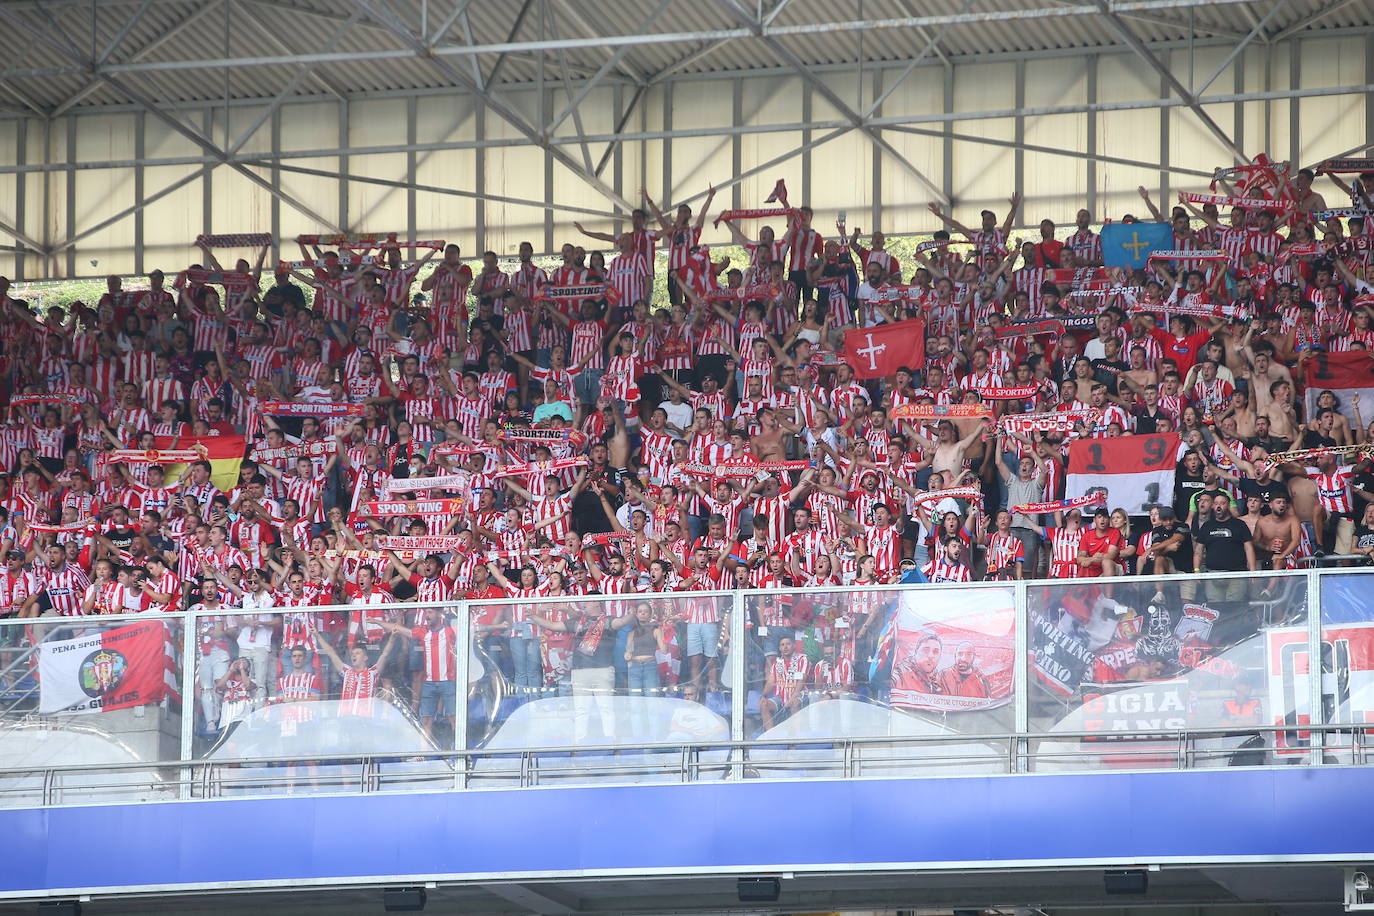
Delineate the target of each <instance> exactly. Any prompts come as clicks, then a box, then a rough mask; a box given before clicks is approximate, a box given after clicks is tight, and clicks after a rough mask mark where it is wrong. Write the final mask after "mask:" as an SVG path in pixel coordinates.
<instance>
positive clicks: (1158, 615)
mask: <svg viewBox="0 0 1374 916" xmlns="http://www.w3.org/2000/svg"><path fill="white" fill-rule="evenodd" d="M1027 603H1028V608H1027V613H1028V636H1029V648H1028V652H1029V659H1028V663H1029V666H1030V695H1029V708H1030V730H1031V731H1032V732H1063V733H1065V736H1064V737H1063V738H1062V739H1046V740H1039V741H1036V742H1033V745H1034V746H1033V747H1032V754H1033V761H1032V765H1033V769H1035V770H1037V771H1040V772H1044V771H1054V770H1065V769H1068V770H1081V769H1100V768H1113V767H1116V768H1126V769H1147V768H1158V767H1170V768H1172V767H1177V766H1188V767H1205V766H1256V765H1260V764H1268V763H1279V762H1283V761H1285V760H1290V759H1297V760H1301V759H1302V755H1303V754H1304V753H1305V752H1306V751H1305V749H1306V747H1307V745H1308V741H1309V738H1310V736H1309V734H1308V733H1307V732H1304V731H1299V730H1294V731H1278V732H1258V731H1257V732H1245V731H1243V729H1244V728H1245V727H1246V726H1284V725H1296V724H1300V723H1301V722H1303V721H1307V720H1306V719H1305V716H1306V712H1305V710H1306V707H1307V703H1306V701H1305V699H1304V698H1303V692H1302V690H1295V680H1294V677H1293V674H1294V671H1295V668H1294V666H1293V662H1294V660H1295V659H1294V655H1293V652H1294V650H1295V648H1296V647H1301V650H1302V652H1303V653H1304V654H1305V652H1306V645H1307V625H1306V624H1307V588H1306V579H1305V576H1304V575H1303V574H1301V573H1296V574H1278V573H1270V574H1248V575H1239V576H1236V575H1226V576H1223V575H1221V574H1213V575H1212V576H1210V577H1205V578H1204V577H1197V578H1193V577H1182V576H1176V577H1172V578H1159V579H1154V578H1142V579H1140V580H1137V581H1131V582H1116V583H1103V584H1098V583H1096V582H1095V581H1094V580H1092V579H1077V580H1073V581H1070V582H1059V583H1054V584H1041V583H1032V584H1031V585H1030V587H1029V589H1028V593H1027ZM1304 665H1305V662H1304ZM1208 730H1211V732H1212V733H1210V734H1197V735H1187V736H1185V733H1193V732H1204V733H1205V732H1208ZM1126 732H1134V733H1139V732H1146V733H1149V735H1150V736H1149V737H1139V736H1133V737H1124V736H1123V734H1122V733H1126ZM1185 737H1186V740H1185Z"/></svg>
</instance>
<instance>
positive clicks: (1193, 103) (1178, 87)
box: [1098, 0, 1250, 162]
mask: <svg viewBox="0 0 1374 916" xmlns="http://www.w3.org/2000/svg"><path fill="white" fill-rule="evenodd" d="M1098 5H1099V6H1100V7H1101V10H1102V19H1103V20H1104V21H1105V22H1106V23H1107V24H1108V25H1109V26H1110V27H1111V29H1112V31H1114V32H1116V34H1117V35H1118V36H1119V37H1120V38H1121V40H1122V41H1123V42H1125V44H1126V46H1127V47H1128V48H1130V49H1131V50H1132V51H1134V52H1135V54H1136V56H1137V57H1139V58H1140V59H1141V60H1143V61H1145V63H1146V64H1148V65H1149V66H1150V69H1152V70H1154V71H1155V72H1156V73H1158V74H1159V75H1160V77H1161V78H1162V79H1163V80H1164V82H1165V83H1166V84H1167V85H1168V86H1169V88H1171V89H1172V90H1173V91H1174V92H1176V93H1177V94H1178V97H1179V98H1180V99H1182V100H1183V103H1184V104H1185V105H1187V106H1188V108H1189V109H1190V110H1191V111H1192V112H1193V114H1195V115H1197V118H1198V120H1199V121H1201V122H1202V124H1203V126H1204V127H1206V128H1207V129H1208V130H1209V131H1211V132H1212V134H1213V135H1215V136H1216V138H1217V139H1218V140H1220V141H1221V142H1222V144H1223V145H1225V146H1226V148H1227V149H1229V150H1230V151H1231V152H1232V153H1234V154H1235V156H1236V159H1237V161H1239V162H1249V161H1250V157H1248V156H1246V155H1245V153H1244V152H1242V151H1241V148H1240V146H1239V144H1237V143H1236V141H1235V140H1234V139H1232V137H1231V135H1230V134H1229V133H1227V132H1226V131H1224V130H1222V129H1221V125H1220V124H1218V123H1217V122H1216V121H1215V120H1213V119H1212V116H1211V115H1209V114H1208V113H1207V112H1206V111H1204V110H1203V108H1202V103H1201V102H1199V101H1198V99H1197V97H1196V96H1195V95H1193V93H1191V92H1189V91H1188V87H1186V86H1184V85H1183V84H1182V83H1181V82H1179V80H1178V77H1176V76H1174V74H1173V71H1172V70H1170V69H1169V68H1168V67H1166V66H1164V64H1163V63H1161V62H1160V60H1159V58H1157V57H1155V56H1154V55H1153V54H1151V53H1150V49H1149V48H1147V47H1145V45H1144V43H1142V42H1141V40H1140V39H1139V38H1137V37H1136V35H1135V33H1134V32H1132V31H1131V29H1130V26H1128V25H1126V23H1124V22H1122V21H1121V17H1120V16H1118V15H1117V14H1116V13H1114V12H1112V10H1111V5H1110V4H1109V3H1107V2H1106V0H1098Z"/></svg>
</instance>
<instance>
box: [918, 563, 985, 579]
mask: <svg viewBox="0 0 1374 916" xmlns="http://www.w3.org/2000/svg"><path fill="white" fill-rule="evenodd" d="M921 572H922V573H924V574H925V577H926V578H927V579H929V580H930V581H931V582H972V581H973V574H972V573H971V572H969V568H968V567H967V566H965V565H964V564H963V563H960V562H958V561H957V560H956V561H954V562H953V563H951V562H950V561H949V559H948V558H947V557H936V558H935V559H933V560H931V561H930V562H929V563H927V564H926V565H925V566H923V567H921Z"/></svg>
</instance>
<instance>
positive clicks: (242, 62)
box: [0, 0, 1254, 83]
mask: <svg viewBox="0 0 1374 916" xmlns="http://www.w3.org/2000/svg"><path fill="white" fill-rule="evenodd" d="M1253 2H1254V0H1114V2H1108V0H1103V2H1101V3H1074V4H1070V5H1066V6H1054V7H1037V8H1031V9H1022V10H999V11H996V12H969V13H951V14H946V15H928V16H905V17H896V18H889V19H857V20H845V21H837V22H808V23H800V24H795V25H771V26H766V27H764V26H759V25H757V23H755V25H754V26H743V25H742V26H741V27H739V28H728V29H712V30H705V31H697V32H654V33H650V34H641V35H597V34H595V33H594V32H591V30H590V28H589V27H588V26H586V24H585V23H583V22H582V21H581V19H580V18H578V17H576V16H575V14H574V18H573V19H572V23H573V25H574V27H576V28H577V29H578V30H579V31H582V32H583V33H584V35H585V36H586V37H584V38H547V39H538V40H530V41H512V42H500V43H494V44H473V45H467V44H448V45H438V46H433V47H431V46H429V45H426V44H424V43H423V42H421V41H419V40H418V39H416V38H415V37H414V36H413V35H412V34H411V33H410V32H409V30H408V29H407V28H406V26H405V25H404V24H403V23H400V22H399V20H395V19H394V17H393V22H395V23H396V24H397V26H398V27H399V28H400V29H401V30H402V31H403V32H404V33H405V34H406V35H408V36H409V38H408V39H407V38H404V37H402V36H401V35H399V34H397V33H396V30H395V29H389V31H391V32H392V33H393V34H397V37H398V38H401V40H402V43H403V44H409V43H411V42H413V43H416V44H418V45H419V47H421V48H423V49H424V55H423V56H425V57H427V58H429V59H431V60H435V59H441V58H448V57H468V56H472V55H483V54H507V53H512V52H513V53H524V52H540V51H557V50H559V49H562V50H565V51H570V50H585V49H586V47H587V46H588V44H591V45H594V46H598V47H604V48H619V47H621V46H624V45H628V46H630V47H632V48H633V47H636V46H643V45H651V44H652V45H657V44H696V43H710V42H717V41H721V40H728V39H735V38H761V39H783V38H789V37H797V36H806V35H826V36H829V35H835V34H840V33H844V32H868V31H874V30H878V29H899V30H900V29H920V28H933V27H938V26H942V25H946V24H952V25H968V24H978V23H987V22H999V23H1006V22H1020V21H1028V20H1041V19H1063V18H1072V17H1075V16H1101V15H1104V14H1105V15H1108V16H1112V15H1117V14H1125V13H1132V12H1141V11H1149V10H1169V9H1192V8H1196V7H1205V8H1210V7H1215V6H1229V5H1236V4H1244V3H1253ZM7 12H8V10H7ZM8 18H10V19H11V21H12V22H15V23H16V24H18V23H19V22H22V21H23V20H20V19H19V18H18V17H16V16H13V14H12V13H10V14H9V17H8ZM373 21H374V22H377V23H378V24H380V23H381V22H382V19H378V18H374V20H373ZM415 56H416V51H415V47H414V46H413V45H412V46H410V47H402V48H379V49H376V50H371V51H348V52H333V53H303V54H296V55H272V56H254V57H223V58H201V59H192V60H167V61H143V62H136V63H126V64H107V65H106V66H104V67H98V68H97V67H94V66H92V65H70V66H58V67H37V68H22V67H21V68H12V69H7V70H4V71H0V79H6V78H11V77H48V76H59V75H63V74H72V73H87V74H89V73H92V72H94V73H96V74H102V73H103V74H110V75H119V74H122V73H151V72H157V71H175V70H211V71H215V70H221V69H225V68H241V67H260V66H271V65H278V66H290V65H296V64H305V63H361V62H368V61H384V60H408V59H410V58H412V57H415ZM625 66H626V62H625V61H623V60H622V61H621V67H622V68H624V67H625ZM627 75H628V76H629V77H630V79H631V80H633V81H634V82H638V83H642V82H647V81H648V78H647V77H646V76H645V75H644V74H641V73H638V72H636V71H633V70H629V71H627Z"/></svg>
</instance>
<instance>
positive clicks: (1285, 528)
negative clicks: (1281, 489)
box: [1255, 495, 1302, 569]
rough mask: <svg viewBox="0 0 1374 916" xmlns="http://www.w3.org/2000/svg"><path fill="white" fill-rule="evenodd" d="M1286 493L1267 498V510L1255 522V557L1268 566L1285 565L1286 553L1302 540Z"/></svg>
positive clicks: (1286, 560) (1286, 565) (1286, 567)
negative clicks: (1266, 513)
mask: <svg viewBox="0 0 1374 916" xmlns="http://www.w3.org/2000/svg"><path fill="white" fill-rule="evenodd" d="M1291 510H1292V503H1291V502H1290V501H1289V499H1288V497H1287V496H1286V495H1278V496H1275V497H1274V498H1273V499H1271V500H1269V514H1268V515H1261V516H1260V517H1259V521H1257V522H1256V523H1255V559H1256V560H1258V562H1259V563H1260V565H1261V566H1266V565H1267V566H1268V567H1269V568H1270V569H1289V568H1290V565H1289V563H1290V557H1292V556H1293V551H1295V550H1297V549H1298V543H1299V542H1300V541H1301V540H1302V528H1301V526H1300V525H1299V524H1298V517H1297V516H1296V515H1294V514H1293V512H1292V511H1291Z"/></svg>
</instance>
